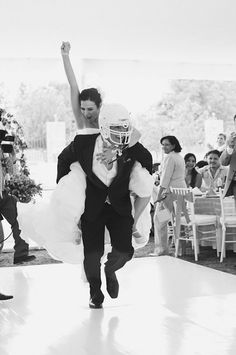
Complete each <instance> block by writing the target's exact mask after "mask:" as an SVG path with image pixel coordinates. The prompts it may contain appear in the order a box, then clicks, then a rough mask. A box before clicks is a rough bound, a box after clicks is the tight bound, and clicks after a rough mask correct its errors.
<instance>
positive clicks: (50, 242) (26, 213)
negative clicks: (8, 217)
mask: <svg viewBox="0 0 236 355" xmlns="http://www.w3.org/2000/svg"><path fill="white" fill-rule="evenodd" d="M83 131H85V130H83ZM94 131H95V129H93V132H94ZM86 132H88V131H87V130H86ZM94 133H95V132H94ZM96 133H97V130H96ZM70 169H71V171H70V172H69V174H67V175H65V176H63V177H62V178H61V179H60V181H59V183H58V184H57V186H56V188H55V190H54V191H53V193H52V195H51V198H50V199H49V201H44V200H43V199H42V200H39V199H38V202H36V203H35V204H33V203H29V204H21V203H20V204H18V221H19V226H20V229H21V238H23V239H25V240H26V241H29V238H30V239H32V240H33V241H34V242H36V243H37V245H38V246H40V247H44V248H45V249H46V250H47V251H48V252H49V254H50V255H51V256H52V257H53V258H54V259H56V260H61V261H63V262H67V263H72V264H78V263H80V262H81V261H83V258H84V256H83V243H82V238H81V231H80V229H79V227H78V224H79V221H80V217H81V215H82V214H83V212H84V203H85V189H86V176H85V173H84V171H83V170H82V168H81V166H80V164H79V163H78V162H75V163H73V164H71V166H70ZM153 183H154V182H153V177H152V176H151V175H150V174H149V172H148V171H147V170H146V169H145V168H142V166H141V164H140V163H137V162H136V163H135V165H134V167H133V170H132V172H131V176H130V184H129V188H130V191H131V192H133V193H135V194H136V195H138V196H140V197H147V196H150V195H151V194H152V189H153ZM131 199H133V198H132V197H131ZM137 229H138V231H139V233H140V234H141V235H142V238H140V239H142V240H138V239H136V238H134V237H133V241H132V243H133V247H134V248H135V249H137V248H140V247H143V246H144V245H145V244H146V243H147V242H148V240H149V233H150V229H151V215H150V204H148V205H147V207H146V209H145V210H144V211H143V213H142V215H141V216H140V218H139V220H138V223H137ZM137 240H138V243H137V242H136V241H137ZM140 242H141V243H140ZM105 243H106V244H105V246H106V247H105V250H106V252H105V254H106V253H107V252H108V251H109V250H110V244H109V233H108V231H106V236H105Z"/></svg>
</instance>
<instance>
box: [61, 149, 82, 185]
mask: <svg viewBox="0 0 236 355" xmlns="http://www.w3.org/2000/svg"><path fill="white" fill-rule="evenodd" d="M75 161H77V159H76V154H75V151H74V142H71V143H70V144H69V145H68V146H67V147H66V148H65V149H63V151H62V152H61V153H60V155H59V156H58V160H57V179H56V182H57V184H58V182H59V180H60V179H61V178H62V177H63V176H65V175H67V174H68V173H69V172H70V165H71V164H72V163H74V162H75Z"/></svg>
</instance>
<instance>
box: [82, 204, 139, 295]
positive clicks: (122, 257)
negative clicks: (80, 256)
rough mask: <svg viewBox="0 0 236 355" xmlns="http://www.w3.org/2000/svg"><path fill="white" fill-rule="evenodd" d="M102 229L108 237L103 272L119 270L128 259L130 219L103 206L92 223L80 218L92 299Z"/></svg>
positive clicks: (130, 253) (96, 283)
mask: <svg viewBox="0 0 236 355" xmlns="http://www.w3.org/2000/svg"><path fill="white" fill-rule="evenodd" d="M105 226H106V227H107V229H108V231H109V233H110V239H111V246H112V250H111V252H110V253H109V254H108V256H107V262H106V266H105V268H106V272H107V273H112V272H115V271H117V270H119V269H120V268H121V267H123V266H124V265H125V263H126V262H127V261H128V260H130V259H132V257H133V254H134V249H133V247H132V227H133V217H132V216H131V215H130V216H121V215H119V214H118V213H117V212H116V211H115V210H114V208H113V207H112V206H111V205H110V204H108V203H105V204H104V208H103V210H102V212H101V214H100V215H99V217H98V218H97V219H96V220H95V221H92V222H91V221H89V220H87V219H86V217H85V214H83V215H82V217H81V230H82V238H83V244H84V270H85V274H86V277H87V280H88V282H89V284H90V294H91V296H93V295H94V294H95V293H96V292H97V291H98V290H100V287H101V270H100V269H101V258H102V256H103V254H104V233H105Z"/></svg>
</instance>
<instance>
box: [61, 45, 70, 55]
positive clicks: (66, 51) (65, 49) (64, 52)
mask: <svg viewBox="0 0 236 355" xmlns="http://www.w3.org/2000/svg"><path fill="white" fill-rule="evenodd" d="M69 52H70V42H62V44H61V54H62V55H69Z"/></svg>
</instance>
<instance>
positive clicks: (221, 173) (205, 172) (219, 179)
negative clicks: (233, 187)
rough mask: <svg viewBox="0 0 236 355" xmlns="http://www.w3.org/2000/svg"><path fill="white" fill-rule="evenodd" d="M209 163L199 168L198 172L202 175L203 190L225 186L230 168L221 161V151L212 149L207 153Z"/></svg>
mask: <svg viewBox="0 0 236 355" xmlns="http://www.w3.org/2000/svg"><path fill="white" fill-rule="evenodd" d="M206 158H207V162H208V165H207V166H204V167H203V168H201V169H199V170H198V172H199V173H200V174H201V176H202V186H201V190H202V191H212V190H214V191H215V190H218V188H219V187H223V185H224V183H225V180H226V176H227V173H228V168H227V167H225V166H222V165H221V163H220V152H219V151H218V150H210V151H209V152H208V153H207V154H206Z"/></svg>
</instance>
